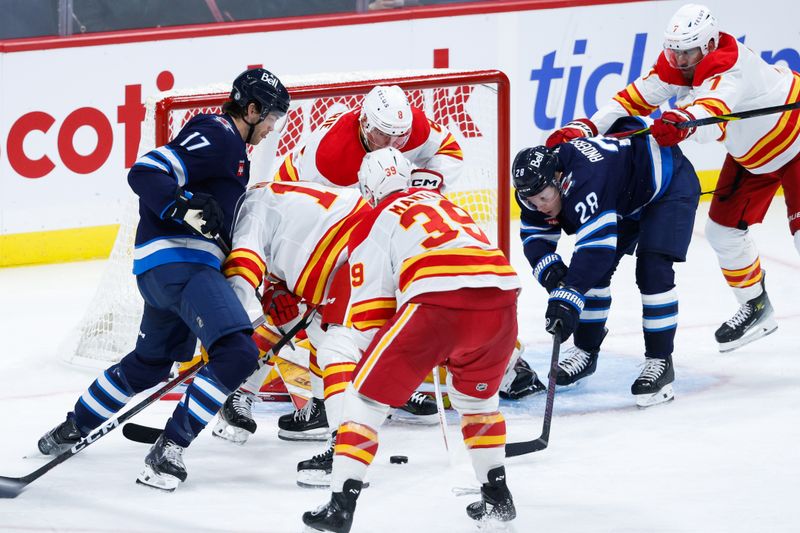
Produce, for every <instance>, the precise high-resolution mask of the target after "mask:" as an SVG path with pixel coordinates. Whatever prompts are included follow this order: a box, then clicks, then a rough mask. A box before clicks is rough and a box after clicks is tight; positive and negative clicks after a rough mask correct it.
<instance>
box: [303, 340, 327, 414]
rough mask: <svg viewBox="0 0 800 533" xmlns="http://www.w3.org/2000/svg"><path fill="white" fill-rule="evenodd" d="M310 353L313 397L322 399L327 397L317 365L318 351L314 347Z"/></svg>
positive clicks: (309, 367)
mask: <svg viewBox="0 0 800 533" xmlns="http://www.w3.org/2000/svg"><path fill="white" fill-rule="evenodd" d="M309 351H310V352H311V355H310V356H309V359H308V371H309V374H310V375H311V376H310V377H311V395H312V396H313V397H314V398H319V399H322V398H324V397H325V385H324V384H323V381H322V369H321V368H320V367H319V364H318V363H317V351H316V350H315V349H314V348H313V347H312V348H311V349H310V350H309ZM331 427H333V426H331Z"/></svg>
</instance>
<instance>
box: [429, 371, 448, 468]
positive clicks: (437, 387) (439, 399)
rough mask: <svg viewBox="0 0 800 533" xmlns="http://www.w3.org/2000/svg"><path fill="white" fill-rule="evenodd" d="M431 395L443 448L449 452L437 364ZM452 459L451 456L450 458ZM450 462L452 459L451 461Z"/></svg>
mask: <svg viewBox="0 0 800 533" xmlns="http://www.w3.org/2000/svg"><path fill="white" fill-rule="evenodd" d="M433 395H434V397H435V399H436V411H438V413H439V426H441V428H442V440H444V449H445V450H447V453H448V454H449V453H450V446H449V445H448V443H447V420H446V419H445V415H444V399H443V398H442V386H441V383H439V366H438V365H437V366H435V367H433ZM451 459H452V458H451ZM451 462H452V461H451Z"/></svg>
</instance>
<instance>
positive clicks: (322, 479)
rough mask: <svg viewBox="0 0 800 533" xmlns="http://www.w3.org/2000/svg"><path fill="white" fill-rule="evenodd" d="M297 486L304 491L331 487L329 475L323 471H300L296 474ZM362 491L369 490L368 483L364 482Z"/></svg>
mask: <svg viewBox="0 0 800 533" xmlns="http://www.w3.org/2000/svg"><path fill="white" fill-rule="evenodd" d="M296 483H297V486H298V487H303V488H304V489H329V488H330V487H331V473H330V472H326V471H325V470H301V471H300V472H298V473H297V481H296ZM361 488H362V489H368V488H369V481H364V482H363V484H362V485H361Z"/></svg>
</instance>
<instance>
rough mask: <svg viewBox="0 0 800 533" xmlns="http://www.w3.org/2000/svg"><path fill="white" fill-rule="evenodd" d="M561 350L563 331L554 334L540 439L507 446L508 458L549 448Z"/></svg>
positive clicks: (511, 443) (510, 443)
mask: <svg viewBox="0 0 800 533" xmlns="http://www.w3.org/2000/svg"><path fill="white" fill-rule="evenodd" d="M560 350H561V330H560V329H556V331H555V333H554V334H553V355H552V356H551V357H550V376H549V378H548V380H547V401H546V402H545V406H544V424H543V425H542V434H541V435H540V436H539V438H536V439H533V440H527V441H522V442H509V443H508V444H506V457H516V456H518V455H525V454H526V453H533V452H538V451H541V450H544V449H545V448H547V442H548V440H549V439H550V423H551V421H552V420H553V400H554V399H555V396H556V375H557V374H558V355H559V352H560Z"/></svg>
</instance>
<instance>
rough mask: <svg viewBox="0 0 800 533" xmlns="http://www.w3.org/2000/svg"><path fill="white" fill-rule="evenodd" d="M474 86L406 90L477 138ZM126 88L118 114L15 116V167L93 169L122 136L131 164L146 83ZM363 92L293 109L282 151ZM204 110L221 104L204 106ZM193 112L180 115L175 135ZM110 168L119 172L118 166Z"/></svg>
mask: <svg viewBox="0 0 800 533" xmlns="http://www.w3.org/2000/svg"><path fill="white" fill-rule="evenodd" d="M156 86H157V88H158V90H160V91H166V90H169V89H172V88H173V86H174V77H173V75H172V73H171V72H170V71H167V70H165V71H163V72H161V73H160V74H159V75H158V77H157V79H156ZM473 90H474V87H472V86H469V85H464V86H457V87H448V88H441V89H434V90H433V91H427V93H428V94H427V97H426V95H425V93H424V92H423V91H422V90H410V91H407V93H406V94H407V95H408V98H409V102H410V103H411V105H413V106H415V107H419V108H421V109H425V110H426V114H427V115H428V117H429V118H430V119H431V120H433V122H436V123H438V124H440V125H442V126H445V127H447V128H449V129H450V130H451V131H453V132H458V133H460V134H461V135H462V136H463V137H464V138H476V137H482V133H481V130H480V129H479V128H478V125H477V124H476V123H475V121H474V120H473V119H472V117H471V116H470V114H469V113H468V112H467V103H468V102H469V100H470V98H471V96H472V91H473ZM122 92H123V100H122V102H121V103H120V104H119V105H118V106H117V108H116V116H113V117H112V114H111V113H109V112H108V111H107V110H101V109H98V108H95V107H89V106H86V107H80V108H78V109H75V110H74V111H71V112H69V113H68V114H67V115H66V117H65V118H64V120H63V121H61V123H57V121H56V119H55V117H54V116H53V115H51V114H50V113H48V112H46V111H31V112H29V113H25V114H24V115H22V116H20V117H19V118H17V119H16V120H12V121H11V127H10V128H9V130H8V138H7V143H6V151H5V154H6V157H8V162H9V164H10V165H11V168H12V169H13V170H14V172H16V173H17V174H18V175H19V176H21V177H24V178H29V179H36V178H43V177H46V176H48V175H49V174H51V173H52V172H53V170H54V169H56V168H57V167H59V166H60V165H63V167H66V168H67V169H68V170H70V171H72V172H74V173H76V174H91V173H93V172H97V171H98V170H100V169H101V168H102V167H103V166H104V165H106V163H107V161H108V158H109V156H110V155H111V153H112V151H113V148H114V147H115V143H119V142H122V143H124V169H128V168H130V167H131V166H132V165H133V163H134V162H135V161H136V156H137V153H138V150H139V140H140V137H141V131H142V122H143V121H144V116H145V109H144V104H143V103H142V86H141V84H135V85H125V86H124V89H123V91H122ZM290 92H291V91H290ZM363 98H364V97H363V95H356V96H342V97H335V98H319V99H317V100H315V101H314V103H313V104H312V105H311V107H310V108H309V107H308V106H301V107H297V108H294V109H291V110H290V111H289V114H288V117H287V126H286V128H285V129H284V131H283V133H282V135H281V140H280V142H279V144H278V151H277V154H276V155H277V156H279V157H282V156H285V155H286V154H288V153H289V152H291V151H292V150H294V149H295V148H296V147H297V145H298V142H299V141H300V140H301V139H302V138H304V137H305V136H306V135H307V134H308V133H310V132H311V131H314V130H315V129H317V128H318V127H319V126H320V125H321V124H322V123H323V122H324V121H325V119H326V117H327V116H328V111H329V110H330V109H331V107H334V106H337V105H342V106H344V107H346V108H347V109H355V108H357V107H358V106H360V105H361V101H362V100H363ZM203 112H219V110H217V111H214V110H209V109H204V110H203ZM191 115H192V114H191V113H190V114H189V115H187V116H186V117H185V118H184V120H183V121H180V122H181V124H179V125H177V126H178V128H175V130H174V131H173V132H172V134H173V135H174V134H175V133H177V130H178V129H179V127H181V126H182V125H183V123H185V120H188V118H189V117H191ZM115 124H121V125H122V136H121V137H120V136H115V134H114V129H115ZM81 128H90V129H91V130H93V132H94V133H95V135H96V136H97V142H96V145H95V146H94V148H93V149H92V150H91V151H90V152H89V153H80V152H78V151H77V149H76V148H75V134H76V132H77V131H78V130H79V129H81ZM306 130H307V131H306ZM32 134H33V135H50V136H52V135H56V136H57V153H55V154H53V153H44V154H36V155H33V154H29V153H26V151H25V148H24V146H25V141H26V139H27V138H28V137H29V136H30V135H32ZM124 169H120V170H124ZM106 170H110V171H111V172H114V169H106Z"/></svg>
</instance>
